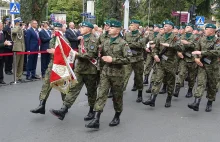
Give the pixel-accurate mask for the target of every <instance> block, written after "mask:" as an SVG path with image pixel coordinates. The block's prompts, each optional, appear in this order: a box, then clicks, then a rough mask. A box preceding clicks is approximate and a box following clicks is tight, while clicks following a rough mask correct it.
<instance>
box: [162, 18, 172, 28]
mask: <svg viewBox="0 0 220 142" xmlns="http://www.w3.org/2000/svg"><path fill="white" fill-rule="evenodd" d="M163 24H164V25H166V24H168V25H171V26H173V27H174V24H173V22H171V21H169V20H165V21H164V22H163Z"/></svg>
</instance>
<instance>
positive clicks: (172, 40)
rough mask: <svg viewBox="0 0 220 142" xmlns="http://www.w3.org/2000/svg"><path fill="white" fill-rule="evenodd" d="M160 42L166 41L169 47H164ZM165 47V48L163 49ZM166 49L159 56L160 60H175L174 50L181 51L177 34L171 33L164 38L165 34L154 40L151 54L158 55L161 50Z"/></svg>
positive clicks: (167, 61) (168, 61) (171, 61)
mask: <svg viewBox="0 0 220 142" xmlns="http://www.w3.org/2000/svg"><path fill="white" fill-rule="evenodd" d="M161 43H168V44H169V47H164V46H162V45H161ZM165 49H166V50H165ZM164 50H165V51H166V52H165V53H164V54H163V56H162V57H161V60H162V61H165V62H166V63H174V62H176V52H177V51H182V50H181V46H180V42H179V39H178V37H177V36H175V35H174V34H173V33H171V35H170V36H169V37H168V38H167V39H166V38H165V34H164V35H163V36H162V37H161V38H159V39H158V40H157V41H156V45H155V48H154V50H153V56H155V55H160V54H161V53H162V52H164Z"/></svg>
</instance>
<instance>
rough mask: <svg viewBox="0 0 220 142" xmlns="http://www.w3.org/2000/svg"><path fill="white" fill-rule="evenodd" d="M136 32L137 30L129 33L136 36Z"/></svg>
mask: <svg viewBox="0 0 220 142" xmlns="http://www.w3.org/2000/svg"><path fill="white" fill-rule="evenodd" d="M138 32H139V31H138V30H135V31H131V34H132V35H136V34H138Z"/></svg>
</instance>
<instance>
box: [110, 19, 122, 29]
mask: <svg viewBox="0 0 220 142" xmlns="http://www.w3.org/2000/svg"><path fill="white" fill-rule="evenodd" d="M110 27H116V28H120V27H121V22H119V21H116V20H112V21H111V23H110Z"/></svg>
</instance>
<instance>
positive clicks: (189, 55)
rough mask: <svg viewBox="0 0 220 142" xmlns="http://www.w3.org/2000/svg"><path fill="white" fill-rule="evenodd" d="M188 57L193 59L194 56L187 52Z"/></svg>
mask: <svg viewBox="0 0 220 142" xmlns="http://www.w3.org/2000/svg"><path fill="white" fill-rule="evenodd" d="M184 54H185V55H186V56H187V57H189V58H191V57H192V54H190V53H188V52H185V53H184Z"/></svg>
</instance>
